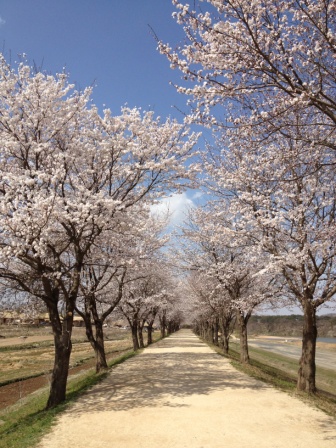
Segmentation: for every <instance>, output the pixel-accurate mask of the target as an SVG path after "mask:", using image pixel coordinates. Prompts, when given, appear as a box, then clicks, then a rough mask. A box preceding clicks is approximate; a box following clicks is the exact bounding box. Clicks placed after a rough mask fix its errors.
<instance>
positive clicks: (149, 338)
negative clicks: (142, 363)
mask: <svg viewBox="0 0 336 448" xmlns="http://www.w3.org/2000/svg"><path fill="white" fill-rule="evenodd" d="M153 324H154V320H153V322H151V321H149V323H148V328H147V331H148V332H147V345H151V344H153Z"/></svg>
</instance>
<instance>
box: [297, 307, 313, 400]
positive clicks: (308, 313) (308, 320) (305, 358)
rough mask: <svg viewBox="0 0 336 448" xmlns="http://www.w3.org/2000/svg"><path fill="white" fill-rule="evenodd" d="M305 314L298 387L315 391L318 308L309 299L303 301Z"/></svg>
mask: <svg viewBox="0 0 336 448" xmlns="http://www.w3.org/2000/svg"><path fill="white" fill-rule="evenodd" d="M303 315H304V321H303V334H302V354H301V358H300V367H299V371H298V381H297V389H298V390H301V391H305V392H308V393H315V392H316V384H315V373H316V365H315V353H316V338H317V327H316V309H315V307H314V305H313V304H312V303H311V302H310V301H309V300H305V301H304V302H303Z"/></svg>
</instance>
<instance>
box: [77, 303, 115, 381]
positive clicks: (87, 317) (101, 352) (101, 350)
mask: <svg viewBox="0 0 336 448" xmlns="http://www.w3.org/2000/svg"><path fill="white" fill-rule="evenodd" d="M76 312H77V313H78V314H79V315H80V316H82V318H83V320H84V323H85V332H86V336H87V338H88V340H89V342H90V344H91V347H92V348H93V350H94V352H95V357H96V373H98V372H100V371H101V370H107V369H108V365H107V361H106V354H105V346H104V331H103V321H102V320H101V319H100V318H99V315H98V312H97V307H96V301H95V297H94V296H92V297H89V296H88V297H86V298H85V313H83V312H81V311H80V310H79V309H78V308H77V307H76ZM91 316H92V319H93V321H94V325H95V335H94V333H93V328H92V323H91Z"/></svg>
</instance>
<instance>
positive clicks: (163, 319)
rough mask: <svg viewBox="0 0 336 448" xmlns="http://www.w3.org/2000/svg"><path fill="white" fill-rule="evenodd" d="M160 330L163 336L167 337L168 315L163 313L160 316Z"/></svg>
mask: <svg viewBox="0 0 336 448" xmlns="http://www.w3.org/2000/svg"><path fill="white" fill-rule="evenodd" d="M160 330H161V337H162V338H165V337H166V316H165V315H163V316H162V317H160Z"/></svg>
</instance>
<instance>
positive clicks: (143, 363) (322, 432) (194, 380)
mask: <svg viewBox="0 0 336 448" xmlns="http://www.w3.org/2000/svg"><path fill="white" fill-rule="evenodd" d="M335 440H336V421H335V419H333V418H331V417H329V416H327V415H326V414H324V413H323V412H322V411H319V410H316V409H313V408H311V407H309V406H308V405H307V404H305V403H303V402H302V401H300V400H299V399H297V398H296V397H294V396H290V395H288V394H286V393H283V392H280V391H278V390H275V389H274V388H272V387H270V386H268V385H265V384H264V383H261V382H259V381H257V380H254V379H252V378H250V377H248V376H246V375H244V374H243V373H241V372H238V371H237V370H236V369H234V368H233V367H232V366H231V364H230V362H229V361H228V360H227V359H225V358H223V357H221V356H219V355H218V354H216V353H214V352H213V351H212V350H211V349H210V348H209V347H208V346H206V345H205V344H204V343H202V342H201V341H200V340H199V339H198V338H197V337H196V336H194V335H193V334H192V333H191V332H190V331H188V330H183V331H180V332H178V333H176V334H174V335H173V336H171V337H169V338H167V339H164V340H163V341H161V342H159V343H157V344H155V345H154V346H152V347H149V348H147V349H146V350H145V351H144V352H143V353H142V354H141V355H139V356H137V357H135V358H132V359H130V360H128V361H126V362H125V363H123V364H121V365H119V366H117V367H115V368H114V369H113V370H112V372H111V374H110V375H109V376H108V377H107V379H106V380H104V381H103V382H102V383H100V384H98V385H96V386H95V387H93V388H92V389H91V390H90V391H88V392H87V393H85V394H84V395H83V396H82V397H81V398H80V399H78V401H77V402H76V403H75V404H74V405H73V406H71V407H70V408H69V409H68V410H67V411H66V412H65V413H64V414H62V415H61V416H60V417H59V418H58V420H57V422H56V425H55V426H54V428H53V429H52V431H51V432H50V434H48V435H47V436H46V437H45V438H44V439H43V440H42V442H41V443H40V445H39V448H70V447H71V448H72V447H73V446H78V445H80V446H85V448H98V447H99V448H101V447H116V448H135V447H136V448H157V447H160V448H177V447H179V448H223V447H226V446H229V447H230V448H288V447H290V448H334V447H335Z"/></svg>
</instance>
